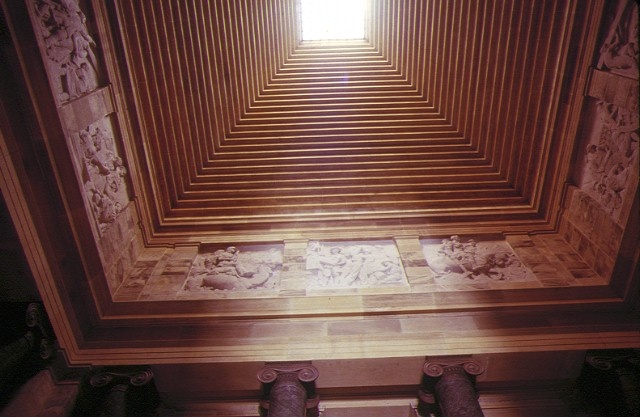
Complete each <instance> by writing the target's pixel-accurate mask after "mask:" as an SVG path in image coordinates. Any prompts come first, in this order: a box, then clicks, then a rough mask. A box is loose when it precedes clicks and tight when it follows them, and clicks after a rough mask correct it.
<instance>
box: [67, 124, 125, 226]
mask: <svg viewBox="0 0 640 417" xmlns="http://www.w3.org/2000/svg"><path fill="white" fill-rule="evenodd" d="M76 144H77V149H78V157H79V158H80V159H81V161H82V164H81V171H82V181H83V184H84V189H85V193H86V194H87V200H88V202H89V205H90V206H91V209H92V210H93V212H94V214H95V217H96V220H97V222H98V227H99V229H100V231H101V232H102V231H104V230H105V229H106V228H107V227H108V226H109V224H111V223H113V222H114V221H115V220H116V217H117V215H118V213H120V212H121V211H122V209H123V208H124V206H125V205H126V204H127V202H128V194H127V189H126V183H125V181H124V177H125V176H126V174H127V169H126V167H125V166H124V164H123V162H122V158H120V157H119V156H118V155H117V154H116V149H115V143H114V140H113V138H112V136H111V134H110V133H108V132H107V128H105V127H104V126H103V125H102V123H101V122H97V123H95V124H93V125H90V126H89V127H87V128H86V129H84V130H82V131H80V132H79V133H78V140H77V141H76Z"/></svg>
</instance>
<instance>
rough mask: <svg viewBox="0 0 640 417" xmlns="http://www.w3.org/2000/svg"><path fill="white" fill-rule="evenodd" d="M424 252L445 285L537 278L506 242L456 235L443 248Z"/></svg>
mask: <svg viewBox="0 0 640 417" xmlns="http://www.w3.org/2000/svg"><path fill="white" fill-rule="evenodd" d="M424 252H425V257H426V258H427V261H428V263H429V266H430V267H431V269H432V270H433V271H434V272H435V273H436V278H438V279H442V280H443V281H442V282H443V283H446V282H447V281H454V282H457V283H464V282H471V281H475V280H483V281H487V280H491V281H509V280H515V281H521V280H529V279H533V275H532V273H531V272H530V271H529V270H528V269H527V268H525V267H524V265H522V263H521V262H520V261H519V260H518V258H517V257H516V255H515V253H513V251H512V250H511V249H510V247H509V246H508V245H507V244H506V243H504V242H476V241H475V240H474V239H467V240H463V239H462V238H460V236H457V235H454V236H451V238H448V239H443V240H442V241H441V242H440V244H439V245H436V244H430V245H426V246H425V250H424Z"/></svg>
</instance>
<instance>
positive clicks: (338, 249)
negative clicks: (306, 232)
mask: <svg viewBox="0 0 640 417" xmlns="http://www.w3.org/2000/svg"><path fill="white" fill-rule="evenodd" d="M306 268H307V288H358V287H379V286H390V285H404V284H406V278H405V274H404V271H403V269H402V263H401V261H400V256H399V254H398V250H397V248H396V246H395V245H394V244H393V243H392V242H374V243H368V242H367V243H360V242H349V243H347V242H341V243H331V242H318V241H312V242H309V246H308V248H307V254H306Z"/></svg>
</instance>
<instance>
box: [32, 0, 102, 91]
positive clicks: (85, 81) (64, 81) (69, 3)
mask: <svg viewBox="0 0 640 417" xmlns="http://www.w3.org/2000/svg"><path fill="white" fill-rule="evenodd" d="M33 4H34V12H35V15H36V18H37V21H38V23H39V35H40V36H41V37H42V40H43V44H44V47H45V53H46V55H47V58H48V59H49V65H48V68H49V72H50V73H51V75H52V78H53V79H55V80H58V81H57V83H56V88H57V90H58V96H59V97H58V98H59V100H60V101H63V102H64V101H67V100H71V99H74V98H76V97H79V96H81V95H83V94H86V93H88V92H91V91H93V90H95V89H96V88H97V86H98V65H97V60H96V56H95V54H94V52H93V48H95V47H96V43H95V41H94V40H93V38H92V37H91V36H90V35H89V32H88V31H87V27H86V17H85V15H84V13H83V12H82V11H81V10H80V7H79V6H78V3H77V1H76V0H34V2H33Z"/></svg>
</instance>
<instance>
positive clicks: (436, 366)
mask: <svg viewBox="0 0 640 417" xmlns="http://www.w3.org/2000/svg"><path fill="white" fill-rule="evenodd" d="M422 370H423V372H424V373H425V374H426V375H427V376H430V377H432V378H438V377H440V376H442V375H443V374H444V373H445V372H446V371H454V370H461V371H464V372H466V373H467V374H469V375H473V376H477V375H480V374H482V373H483V372H484V371H485V368H484V365H482V363H480V362H479V361H477V360H475V359H472V358H459V359H455V358H444V359H439V358H433V359H428V360H427V361H426V362H425V364H424V366H423V368H422Z"/></svg>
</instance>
